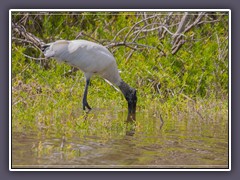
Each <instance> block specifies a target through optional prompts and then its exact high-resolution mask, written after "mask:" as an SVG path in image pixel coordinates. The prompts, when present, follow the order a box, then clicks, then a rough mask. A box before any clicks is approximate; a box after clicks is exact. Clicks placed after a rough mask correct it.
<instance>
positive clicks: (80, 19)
mask: <svg viewBox="0 0 240 180" xmlns="http://www.w3.org/2000/svg"><path fill="white" fill-rule="evenodd" d="M157 14H158V15H157ZM154 15H157V16H156V17H152V18H151V16H154ZM182 16H183V13H180V14H179V13H177V12H176V13H173V14H172V15H171V16H170V15H169V13H149V14H145V15H144V14H143V13H139V12H119V13H118V12H114V13H111V12H96V13H94V12H81V13H76V12H73V13H70V12H69V13H65V12H64V13H61V12H55V13H42V14H41V13H38V14H36V13H29V12H28V13H24V12H21V13H19V12H13V14H12V22H14V23H16V24H18V25H23V26H24V28H25V29H26V31H27V32H29V33H31V34H33V35H35V36H36V37H38V38H39V39H41V40H43V41H44V42H45V43H48V42H52V41H54V40H58V39H69V40H73V39H76V38H77V37H78V39H86V40H91V41H97V42H98V43H101V44H103V45H106V46H107V47H108V48H109V50H110V51H111V52H112V53H113V54H114V56H115V58H116V60H117V64H118V68H119V69H120V70H121V74H120V75H121V77H122V78H123V79H124V81H126V82H127V83H129V84H130V85H131V86H133V87H135V88H136V89H137V93H138V104H137V112H138V113H140V112H141V113H143V112H144V113H146V114H148V113H149V114H151V116H152V114H153V115H156V114H157V115H158V116H159V114H161V115H162V118H163V120H166V119H175V120H177V121H180V120H181V119H182V118H190V119H194V118H195V117H198V118H201V119H202V120H203V122H206V121H210V122H211V123H213V122H215V121H218V120H219V118H220V119H221V120H223V121H221V123H223V124H224V127H226V126H225V125H226V124H227V121H228V63H229V59H228V30H229V29H228V14H227V13H223V12H218V13H215V14H213V15H211V14H206V15H205V16H204V18H202V21H201V23H198V24H196V25H195V26H194V27H193V28H190V29H189V30H188V31H186V32H185V33H184V43H183V45H182V46H181V47H180V48H179V50H178V51H177V52H176V53H172V47H173V44H172V43H171V41H172V35H171V34H170V33H168V32H167V31H164V28H163V29H162V31H164V32H161V31H160V30H159V28H156V27H159V24H163V23H166V24H164V25H165V27H166V28H167V29H168V30H169V31H170V32H172V33H173V32H176V30H177V29H178V26H179V22H180V20H181V18H182ZM192 16H193V15H192ZM195 16H196V15H195ZM167 17H171V18H170V20H169V22H168V23H167V22H166V18H167ZM144 18H145V20H143V19H144ZM154 28H155V29H154ZM12 36H13V39H12V57H11V58H12V59H11V60H12V127H13V129H14V131H16V132H23V131H25V130H26V129H31V130H37V129H39V128H40V129H48V130H50V131H54V132H57V133H60V134H62V133H64V134H65V135H68V136H71V134H74V133H76V132H80V134H81V135H83V134H88V135H96V134H98V135H99V134H100V133H101V134H102V135H103V136H104V137H110V136H111V135H113V136H116V135H117V136H119V135H120V136H121V134H124V133H125V131H127V130H126V128H127V127H126V126H127V125H126V124H125V119H124V118H123V116H120V117H121V118H119V117H117V115H116V114H115V115H114V114H112V113H111V112H122V113H125V114H126V110H127V105H126V102H125V99H124V97H123V96H122V94H121V93H119V92H117V91H116V90H115V89H114V88H113V87H111V86H110V85H108V84H107V83H106V82H105V81H104V80H103V79H101V78H99V77H95V78H92V79H91V86H90V88H89V98H88V101H89V104H90V105H91V106H92V107H93V111H92V113H91V112H90V113H89V114H88V115H86V113H85V112H83V110H82V94H83V90H84V85H85V81H84V78H83V73H82V72H81V71H71V72H70V70H72V67H70V66H69V65H66V64H59V63H57V61H56V60H52V59H50V60H46V59H43V54H42V53H41V51H40V49H39V47H37V46H36V44H34V43H31V42H28V39H25V37H24V36H23V35H21V34H20V33H17V32H16V31H14V29H13V32H12ZM121 42H124V43H125V44H121ZM96 111H97V112H98V111H99V112H101V111H102V113H97V115H96V114H95V112H96ZM86 116H87V120H86ZM95 116H97V117H95ZM149 116H150V115H149ZM151 116H150V117H151ZM139 119H140V120H139V121H136V132H138V130H141V131H142V130H143V131H144V132H145V133H153V134H154V127H153V126H151V123H154V122H152V121H151V120H149V119H151V118H139ZM91 120H92V121H91ZM184 122H186V121H184ZM164 123H165V126H164V127H163V132H165V131H167V130H168V129H169V128H170V129H171V126H173V124H170V123H168V122H164ZM174 127H175V126H174ZM174 127H172V129H174ZM226 128H227V127H226ZM151 129H152V130H151ZM164 130H165V131H164ZM208 133H209V132H208ZM60 136H61V135H60Z"/></svg>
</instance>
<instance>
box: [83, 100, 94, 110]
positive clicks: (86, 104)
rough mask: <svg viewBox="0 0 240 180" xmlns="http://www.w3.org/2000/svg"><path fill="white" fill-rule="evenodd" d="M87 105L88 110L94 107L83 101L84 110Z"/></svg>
mask: <svg viewBox="0 0 240 180" xmlns="http://www.w3.org/2000/svg"><path fill="white" fill-rule="evenodd" d="M86 107H87V108H88V110H89V111H90V110H91V109H92V108H91V107H90V106H89V104H88V102H87V101H83V110H84V111H85V110H86Z"/></svg>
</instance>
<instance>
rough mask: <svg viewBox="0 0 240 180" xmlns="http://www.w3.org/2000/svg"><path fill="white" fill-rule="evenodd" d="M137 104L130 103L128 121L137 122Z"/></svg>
mask: <svg viewBox="0 0 240 180" xmlns="http://www.w3.org/2000/svg"><path fill="white" fill-rule="evenodd" d="M136 104H137V103H136V102H128V120H136Z"/></svg>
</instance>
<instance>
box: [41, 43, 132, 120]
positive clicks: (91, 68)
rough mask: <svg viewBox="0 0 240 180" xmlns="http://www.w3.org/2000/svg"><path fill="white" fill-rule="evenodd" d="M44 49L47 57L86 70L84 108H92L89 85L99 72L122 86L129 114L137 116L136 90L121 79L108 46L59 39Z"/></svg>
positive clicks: (43, 47)
mask: <svg viewBox="0 0 240 180" xmlns="http://www.w3.org/2000/svg"><path fill="white" fill-rule="evenodd" d="M42 50H43V52H44V55H45V57H47V58H50V57H53V58H56V59H57V60H58V61H60V62H66V63H67V64H69V65H72V66H75V67H77V68H79V69H80V70H82V71H83V72H84V75H85V78H86V86H85V91H84V96H83V109H84V110H85V107H87V108H88V109H91V107H90V106H89V105H88V103H87V91H88V85H89V82H90V78H91V77H92V75H93V74H97V75H99V76H101V77H102V78H104V79H106V80H108V81H110V82H111V83H113V84H114V85H116V86H118V87H119V88H120V90H121V91H122V93H123V95H124V96H125V98H126V100H127V101H128V111H129V114H131V115H134V116H135V111H136V102H137V96H136V90H135V89H134V88H131V87H130V86H129V85H128V84H126V83H125V82H124V81H123V80H122V79H121V77H120V75H119V72H118V68H117V64H116V60H115V58H114V57H113V55H112V54H111V53H110V51H109V50H108V49H107V48H106V47H104V46H102V45H100V44H97V43H94V42H90V41H86V40H72V41H68V40H59V41H56V42H52V43H49V44H46V45H44V46H42Z"/></svg>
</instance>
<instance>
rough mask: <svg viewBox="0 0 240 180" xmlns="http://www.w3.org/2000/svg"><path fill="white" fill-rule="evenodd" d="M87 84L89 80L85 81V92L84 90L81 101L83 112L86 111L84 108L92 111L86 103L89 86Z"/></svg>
mask: <svg viewBox="0 0 240 180" xmlns="http://www.w3.org/2000/svg"><path fill="white" fill-rule="evenodd" d="M89 83H90V79H86V84H85V90H84V94H83V100H82V103H83V110H85V109H86V108H85V107H87V108H88V109H89V110H91V109H92V108H91V107H90V106H89V105H88V102H87V93H88V86H89Z"/></svg>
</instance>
